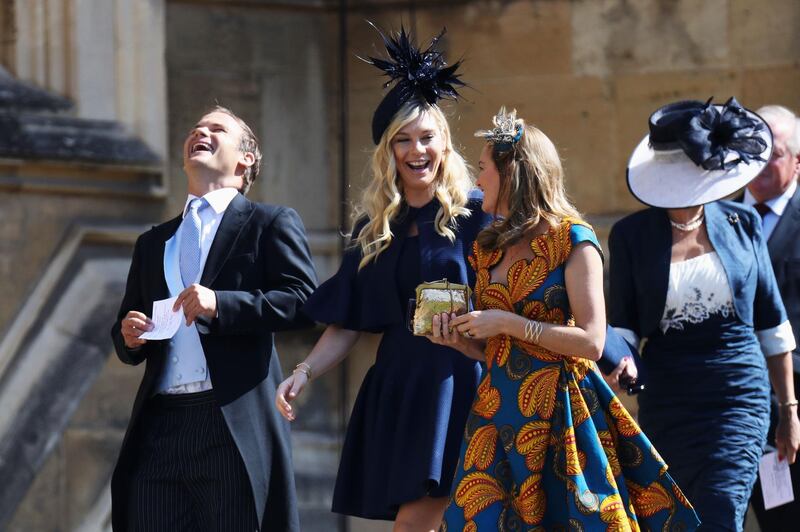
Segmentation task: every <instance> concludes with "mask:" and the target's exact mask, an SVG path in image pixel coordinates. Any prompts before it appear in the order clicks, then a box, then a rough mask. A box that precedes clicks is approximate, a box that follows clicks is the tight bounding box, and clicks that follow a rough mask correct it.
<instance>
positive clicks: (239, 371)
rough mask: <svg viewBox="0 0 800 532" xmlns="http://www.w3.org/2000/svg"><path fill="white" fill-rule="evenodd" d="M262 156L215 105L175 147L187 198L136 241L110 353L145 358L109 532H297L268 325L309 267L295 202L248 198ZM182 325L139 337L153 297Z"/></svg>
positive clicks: (292, 298) (147, 325)
mask: <svg viewBox="0 0 800 532" xmlns="http://www.w3.org/2000/svg"><path fill="white" fill-rule="evenodd" d="M260 161H261V153H260V150H259V147H258V141H257V139H256V137H255V135H254V134H253V132H252V130H251V129H250V128H249V127H248V126H247V124H246V123H245V122H244V121H243V120H242V119H240V118H239V117H237V116H236V115H235V114H233V113H232V112H231V111H229V110H227V109H224V108H221V107H217V108H215V109H213V110H212V111H211V112H209V113H207V114H205V115H204V116H203V117H201V118H200V120H199V122H198V123H197V124H196V125H195V126H194V127H192V129H191V131H190V132H189V135H188V137H187V138H186V142H185V143H184V146H183V162H184V171H185V173H186V176H187V177H188V189H189V195H188V198H187V201H186V204H185V207H184V209H183V211H182V212H181V213H180V215H178V216H177V217H175V218H173V219H172V220H170V221H168V222H165V223H163V224H161V225H159V226H156V227H154V228H153V229H151V230H150V231H148V232H146V233H144V234H143V235H141V236H140V237H139V239H138V241H137V242H136V246H135V248H134V252H133V259H132V262H131V268H130V272H129V274H128V283H127V287H126V289H125V296H124V298H123V300H122V305H121V307H120V310H119V315H118V317H117V322H116V323H115V324H114V327H113V329H112V337H113V339H114V346H115V347H116V351H117V354H118V356H119V358H120V359H121V360H122V361H123V362H125V363H128V364H134V365H135V364H139V363H141V362H146V364H147V365H146V370H145V374H144V378H143V379H142V383H141V385H140V387H139V392H138V395H137V397H136V400H135V402H134V406H133V413H132V415H131V421H130V424H129V425H128V431H127V434H126V435H125V439H124V441H123V444H122V450H121V452H120V457H119V460H118V462H117V465H116V468H115V470H114V476H113V479H112V488H111V493H112V521H113V528H114V530H115V531H118V532H119V531H131V532H135V531H158V532H160V531H164V532H166V531H170V532H180V531H187V532H188V531H196V530H203V531H214V532H223V531H224V532H238V531H243V532H244V531H247V532H252V531H254V530H265V531H276V532H277V531H280V532H284V531H292V532H294V531H298V530H299V524H298V518H297V508H296V501H295V485H294V477H293V474H292V463H291V452H290V442H289V431H288V426H287V424H286V422H285V421H284V420H283V419H282V418H281V416H280V415H279V414H278V413H277V412H276V411H275V409H274V407H273V406H272V405H273V404H274V401H275V398H274V393H275V388H276V386H277V384H278V383H279V382H281V380H282V376H281V371H280V365H279V362H278V358H277V353H276V352H275V346H274V341H273V333H274V332H275V331H281V330H286V329H290V328H293V327H295V326H297V325H298V319H297V313H298V309H299V308H300V306H301V305H302V304H303V302H304V301H305V300H306V298H307V297H308V295H309V294H310V293H311V292H312V291H313V289H314V287H315V285H316V276H315V273H314V268H313V266H312V262H311V256H310V253H309V250H308V244H307V241H306V235H305V230H304V228H303V224H302V222H301V221H300V218H299V217H298V216H297V213H295V211H294V210H292V209H290V208H287V207H279V206H273V205H264V204H259V203H254V202H251V201H249V200H248V199H246V198H245V196H244V194H246V193H247V190H248V189H249V188H250V185H251V184H252V182H253V180H254V179H255V177H256V175H257V174H258V170H259V166H260ZM175 296H177V300H176V303H175V306H174V310H178V309H181V308H182V312H183V313H184V315H185V321H184V324H183V325H182V326H181V328H180V329H179V330H178V332H177V333H176V334H175V336H174V337H173V338H172V339H171V340H143V339H141V338H139V336H141V334H142V333H143V332H144V331H146V330H150V329H151V328H152V323H151V321H150V319H149V318H148V313H150V312H151V309H152V308H153V302H154V301H158V300H161V299H166V298H169V297H175Z"/></svg>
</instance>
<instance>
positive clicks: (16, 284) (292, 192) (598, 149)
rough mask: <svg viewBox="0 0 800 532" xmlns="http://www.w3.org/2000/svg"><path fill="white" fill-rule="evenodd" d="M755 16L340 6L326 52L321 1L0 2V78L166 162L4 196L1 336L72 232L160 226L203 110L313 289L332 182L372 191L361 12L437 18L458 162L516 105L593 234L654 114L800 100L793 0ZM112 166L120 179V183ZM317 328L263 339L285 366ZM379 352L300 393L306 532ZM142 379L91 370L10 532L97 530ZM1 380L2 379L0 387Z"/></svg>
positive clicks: (477, 3)
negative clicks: (241, 143)
mask: <svg viewBox="0 0 800 532" xmlns="http://www.w3.org/2000/svg"><path fill="white" fill-rule="evenodd" d="M766 4H768V7H767V6H762V5H761V4H758V5H756V3H754V2H752V1H748V0H571V1H570V0H530V1H528V0H438V1H433V0H408V1H401V0H349V1H348V2H347V6H348V15H347V17H346V24H345V27H346V30H347V48H346V50H345V55H344V56H341V55H340V50H339V48H338V47H339V40H338V39H339V33H338V30H339V19H338V13H337V6H338V5H339V4H338V2H336V1H333V0H331V1H328V0H298V1H297V2H285V1H282V2H277V1H269V0H239V1H236V2H229V1H226V0H113V1H107V0H63V1H62V0H32V1H27V0H0V29H2V31H3V34H2V35H0V61H2V64H3V66H5V67H6V68H8V69H9V70H10V71H11V72H12V73H14V74H15V75H16V76H17V77H18V78H20V79H23V80H27V81H31V82H34V83H35V84H37V85H38V86H40V87H44V88H48V89H50V90H52V91H53V92H56V93H58V94H61V95H64V96H67V97H69V98H71V99H72V100H73V101H75V102H76V104H77V106H76V109H75V111H74V114H76V115H78V116H83V117H87V118H98V117H99V118H111V119H114V120H117V121H119V122H121V123H122V124H124V125H125V126H126V128H127V129H128V131H130V132H133V133H135V134H136V135H138V136H139V137H141V138H143V139H144V140H146V141H147V142H148V144H149V145H150V147H151V148H152V149H153V150H154V151H155V152H156V153H157V154H159V155H161V156H162V159H163V161H164V168H165V171H164V172H163V178H162V176H161V175H160V174H159V178H160V179H161V182H160V183H161V185H162V186H161V188H160V190H152V191H151V192H150V193H145V194H138V195H130V194H127V193H120V191H119V190H116V191H114V190H113V189H114V187H110V188H111V189H110V190H107V191H105V192H104V191H102V189H99V188H97V187H94V188H92V191H91V192H87V191H86V190H83V191H81V190H79V188H80V187H77V188H76V186H73V185H71V186H70V187H67V189H68V193H64V192H63V190H61V189H59V188H57V187H51V188H49V189H48V188H47V187H44V188H39V189H36V190H31V189H26V188H25V187H24V186H22V185H20V187H17V188H14V186H10V185H6V186H4V188H2V190H0V222H2V224H0V227H2V229H0V237H1V238H0V274H2V277H0V278H2V279H3V282H2V285H0V288H2V289H3V291H4V294H5V295H6V297H4V298H3V301H2V304H0V327H1V328H2V329H3V330H4V331H7V330H8V329H9V327H10V326H11V325H12V323H14V322H15V320H16V319H17V317H18V316H19V314H20V311H21V309H23V308H25V305H26V304H28V303H29V302H30V301H31V300H32V298H34V297H35V294H36V287H37V286H39V285H40V284H41V281H42V277H43V276H44V275H45V273H46V271H47V270H48V268H49V267H50V266H52V264H53V263H54V261H55V260H56V259H57V257H58V256H59V253H60V251H61V250H62V249H63V246H64V243H65V242H66V241H67V240H68V239H69V235H70V234H71V230H72V228H75V227H78V226H82V225H114V224H130V225H136V226H140V225H142V224H147V223H153V222H157V221H161V220H164V219H166V218H167V217H169V216H171V215H173V214H175V213H177V211H178V210H179V209H180V207H181V206H182V204H183V201H184V198H185V193H186V185H185V177H184V175H183V173H182V171H181V159H180V157H179V154H180V150H181V148H180V147H181V144H182V142H183V139H184V136H185V133H186V131H187V130H188V128H189V127H191V125H192V124H193V123H194V120H196V118H197V117H198V116H199V114H200V113H202V112H203V111H204V110H206V109H207V108H208V107H209V106H211V105H213V104H214V103H220V104H222V105H225V106H228V107H230V108H232V109H233V110H234V111H236V112H237V113H239V114H240V115H241V116H243V117H244V118H245V119H246V120H247V121H248V122H249V123H250V124H251V125H253V126H254V129H255V130H256V133H257V134H258V135H259V136H260V137H261V139H262V146H263V151H264V154H265V159H264V165H263V168H264V171H263V175H262V176H261V178H260V180H259V181H258V182H257V183H256V185H255V186H254V188H253V191H252V192H251V195H252V196H253V198H254V199H257V200H259V201H267V202H274V203H281V204H287V205H290V206H292V207H294V208H295V209H297V210H298V212H299V213H300V215H301V216H302V217H303V220H304V221H305V223H306V226H307V228H308V229H309V237H310V240H311V242H312V248H313V251H314V254H315V261H316V264H317V267H318V271H319V273H320V277H321V278H322V279H324V278H327V277H328V276H329V275H330V274H331V273H332V271H333V270H334V269H335V267H336V266H337V264H338V246H339V237H338V233H337V232H338V230H339V229H340V220H341V219H342V216H343V214H346V212H343V209H344V211H346V210H347V206H346V205H342V204H341V202H340V194H341V191H342V190H345V192H346V194H345V195H346V199H347V200H349V201H355V200H357V199H358V194H359V193H360V190H361V189H362V188H363V185H364V184H365V182H366V180H367V179H368V178H369V176H368V174H367V173H366V168H367V165H368V160H369V153H370V150H371V148H372V142H371V139H370V127H369V124H370V120H371V116H372V112H373V110H374V108H375V106H376V105H377V103H378V102H379V100H380V98H381V92H380V85H381V83H382V82H383V79H382V78H381V77H379V76H378V74H377V71H376V70H375V69H374V68H373V67H370V66H369V65H366V64H364V63H363V62H361V61H360V60H359V59H357V57H356V55H357V54H358V55H364V54H370V53H375V52H376V51H378V50H379V49H378V48H375V47H374V46H375V45H376V44H377V43H378V39H377V36H376V34H375V32H374V30H372V29H371V28H370V27H369V26H368V25H367V24H366V23H365V22H364V19H369V20H372V21H374V22H376V23H377V24H378V25H380V26H382V27H384V28H398V27H399V24H400V22H401V21H403V22H404V23H405V24H406V25H407V26H409V27H411V28H412V29H413V30H415V32H416V33H417V35H418V36H419V37H420V38H422V39H427V38H428V37H430V36H432V35H433V34H435V33H437V32H438V31H439V30H440V29H441V27H442V26H447V29H448V33H447V35H446V36H445V38H444V39H443V41H442V43H443V46H444V47H445V48H446V51H447V54H448V57H449V58H450V59H451V60H455V59H457V58H460V57H462V56H463V57H464V59H465V62H464V67H463V74H464V79H465V80H466V81H467V82H468V83H469V84H470V86H471V88H470V89H468V90H466V91H465V92H464V96H465V98H464V101H463V102H461V103H459V104H458V105H455V106H448V112H449V115H450V119H451V125H452V126H453V130H454V133H455V135H456V139H457V142H458V144H459V145H460V146H461V147H462V149H463V152H464V154H465V155H466V156H467V157H468V159H469V160H470V161H472V162H475V161H476V160H477V156H478V153H479V150H480V147H481V143H480V142H479V141H478V140H476V139H474V138H473V137H472V132H473V131H474V130H475V129H478V128H483V127H486V125H487V124H488V123H489V119H490V117H491V116H492V115H493V114H494V112H496V110H497V108H498V107H499V106H500V105H501V104H502V105H506V106H508V107H516V108H517V109H518V110H519V113H520V114H521V115H522V116H523V117H525V118H526V119H527V120H528V121H530V122H532V123H534V124H536V125H537V126H539V127H540V128H541V129H543V130H544V131H545V132H546V133H547V134H548V135H550V136H551V138H552V139H553V140H554V141H555V143H556V145H557V146H558V147H559V149H560V152H561V154H562V156H563V158H564V160H565V167H566V171H567V184H568V190H569V192H570V194H571V196H572V198H573V199H574V200H575V202H576V204H577V206H578V207H579V209H580V210H581V211H583V212H585V213H586V215H587V216H588V218H589V220H590V221H592V222H593V223H594V224H595V226H596V227H597V229H598V232H599V233H600V235H601V236H604V235H605V234H606V233H607V230H608V228H609V227H610V224H611V223H613V221H614V220H616V219H617V218H618V217H619V216H620V215H622V214H623V213H626V212H629V211H631V210H634V209H637V208H639V205H638V203H637V202H636V201H635V200H633V199H632V198H631V196H630V195H629V193H628V191H627V187H626V185H625V181H624V170H625V164H626V160H627V157H628V154H629V153H630V152H631V150H632V149H633V147H634V146H635V144H636V143H637V142H638V141H639V140H640V139H641V137H642V136H643V135H644V134H645V132H646V121H647V117H648V116H649V114H650V112H651V111H652V110H654V109H655V108H657V107H658V106H659V105H661V104H663V103H666V102H669V101H672V100H677V99H683V98H693V99H701V100H704V99H706V98H708V97H710V96H712V95H713V96H715V97H716V99H717V100H724V99H726V98H727V97H728V96H730V95H736V96H737V98H739V100H740V101H741V102H742V103H743V104H744V105H746V106H748V107H751V108H755V107H758V106H760V105H762V104H766V103H782V104H784V105H788V106H790V107H793V108H795V109H800V90H798V88H800V32H798V31H797V28H798V27H800V4H799V3H798V2H796V0H770V1H769V2H767V3H766ZM12 19H13V23H12V22H10V21H11V20H12ZM11 30H13V38H12V37H10V35H11ZM341 59H344V64H345V66H346V79H345V84H344V86H345V96H346V100H347V106H348V107H347V109H348V113H347V119H346V121H345V123H344V124H342V123H340V121H339V112H340V110H341V108H340V100H341V96H342V94H341V93H340V92H339V87H340V85H339V75H340V70H339V61H340V60H341ZM341 131H344V132H346V137H345V138H341V137H340V132H341ZM343 142H344V143H343ZM342 146H345V147H346V151H345V154H344V157H341V149H342ZM20 168H22V169H24V172H23V171H22V170H20ZM43 168H44V167H41V168H39V167H36V166H35V165H33V166H32V165H30V164H28V163H21V162H19V161H8V160H4V161H0V177H3V178H4V179H5V177H7V176H8V175H10V173H12V172H20V173H26V172H27V173H26V176H27V177H25V178H24V179H23V178H19V179H18V181H19V182H20V183H22V184H25V183H28V184H29V183H31V182H32V180H34V179H39V177H41V176H42V175H44V173H46V172H51V173H52V172H54V171H55V170H53V168H52V167H47V168H44V169H43ZM342 169H344V170H346V173H345V174H344V175H342V174H341V170H342ZM106 170H107V169H104V168H103V167H102V166H96V167H93V168H90V169H88V170H87V169H86V168H85V167H84V166H80V165H78V166H69V165H67V166H64V167H63V168H61V169H60V170H58V171H59V172H62V173H66V174H70V175H72V178H71V179H72V182H73V184H74V183H76V182H77V181H79V180H83V181H85V182H92V183H101V184H102V183H107V182H109V177H108V176H109V174H108V173H106ZM126 175H127V177H126V178H125V179H128V180H135V179H136V175H137V174H136V173H135V172H131V171H128V172H127V174H126ZM0 181H3V179H0ZM110 181H114V179H111V180H110ZM4 182H5V183H12V184H13V182H14V181H13V180H9V179H6V180H5V181H4ZM342 187H344V189H343V188H342ZM123 254H124V253H123ZM119 297H120V294H119V293H115V294H109V298H114V299H116V300H118V298H119ZM319 332H320V330H319V329H318V330H315V331H306V332H300V333H292V334H286V335H281V336H280V338H279V352H280V353H281V357H282V362H283V365H284V369H285V370H286V371H288V370H289V369H291V368H292V367H293V366H294V364H296V363H297V362H298V361H299V360H301V359H302V358H303V357H304V356H305V355H306V354H307V352H308V350H309V349H310V347H311V346H312V345H313V343H314V341H315V340H316V338H317V336H318V334H319ZM377 340H378V338H377V337H375V336H365V338H364V339H363V340H362V341H361V342H360V343H359V345H358V346H357V348H356V349H355V350H354V352H353V353H352V354H351V356H350V357H349V358H348V360H347V361H346V362H345V363H344V364H343V365H342V367H341V368H340V369H338V370H335V371H332V372H330V373H329V374H328V375H326V376H324V377H322V378H321V379H319V380H317V381H315V382H314V384H313V385H312V387H311V388H310V393H308V394H307V395H305V396H304V397H303V398H301V401H300V405H299V408H300V418H299V420H298V421H297V422H296V423H295V427H294V429H295V430H294V436H293V437H294V450H295V459H296V470H297V478H298V489H299V492H300V500H301V505H302V519H303V525H304V526H303V530H309V531H313V530H335V529H339V530H344V529H345V528H344V524H345V521H344V520H341V519H339V518H338V517H336V516H333V515H331V514H330V513H329V512H328V508H329V505H330V495H331V489H332V482H333V478H334V475H335V472H336V468H337V466H338V450H339V445H340V444H341V437H342V434H343V421H344V419H345V418H346V416H347V415H348V414H349V412H350V408H351V406H352V402H353V400H354V398H355V395H356V393H357V391H358V387H359V385H360V383H361V379H362V378H363V375H364V374H365V372H366V370H367V369H368V367H369V366H370V365H371V363H372V360H373V358H374V353H375V349H376V345H377ZM0 354H2V353H0ZM140 371H141V369H140V368H137V369H132V368H129V367H123V366H122V365H121V364H119V363H118V362H117V361H116V360H115V359H114V358H113V357H112V358H111V359H109V360H108V361H107V362H105V363H104V365H102V366H99V367H94V368H93V369H92V373H91V376H92V382H91V383H87V385H86V387H85V389H84V393H85V394H86V395H85V396H84V400H83V401H82V402H81V404H79V405H76V408H75V410H74V412H72V413H71V416H70V419H69V420H68V423H66V425H65V426H64V427H62V428H61V429H59V432H58V433H57V434H55V435H54V436H53V437H54V438H55V440H54V441H53V442H51V443H52V445H51V447H50V449H51V450H50V454H49V456H48V457H47V459H46V460H45V461H44V462H43V463H42V464H39V466H38V467H40V469H39V470H38V472H37V476H36V479H35V480H34V481H33V484H32V485H31V487H30V489H29V490H28V492H27V493H26V494H25V496H24V498H23V500H22V502H21V503H20V505H19V507H18V509H17V512H16V513H15V515H14V516H13V520H12V521H11V523H10V524H9V526H10V529H11V530H101V529H103V527H104V526H106V524H107V523H106V518H107V511H108V507H107V504H108V501H107V499H104V498H103V497H104V496H105V494H106V493H107V489H106V488H107V482H108V474H109V473H110V468H111V465H112V464H113V461H114V458H115V456H116V452H117V450H118V445H119V441H120V438H121V435H122V430H123V429H124V426H125V424H126V422H127V419H126V418H127V415H128V414H127V413H128V412H129V409H130V405H131V401H132V396H133V392H134V390H135V387H136V385H137V384H138V380H139V376H140ZM2 387H3V383H2V381H1V380H0V392H2ZM54 397H55V395H54ZM347 526H348V527H349V528H348V529H349V530H350V531H353V532H367V531H377V530H389V529H390V527H389V525H387V524H385V523H376V522H366V521H362V520H357V519H352V520H347Z"/></svg>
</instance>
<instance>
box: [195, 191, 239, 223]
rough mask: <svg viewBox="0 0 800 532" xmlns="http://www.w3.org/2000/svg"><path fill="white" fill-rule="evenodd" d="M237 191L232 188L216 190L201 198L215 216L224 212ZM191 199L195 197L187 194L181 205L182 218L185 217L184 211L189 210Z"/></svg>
mask: <svg viewBox="0 0 800 532" xmlns="http://www.w3.org/2000/svg"><path fill="white" fill-rule="evenodd" d="M238 193H239V191H238V190H237V189H235V188H232V187H226V188H218V189H217V190H212V191H211V192H209V193H208V194H206V195H205V196H203V198H205V200H206V201H207V202H208V204H209V205H210V206H211V208H212V209H214V212H215V213H217V214H222V213H223V212H225V209H227V208H228V205H230V203H231V202H232V201H233V198H235V197H236V194H238ZM193 199H197V196H195V195H194V194H189V195H188V197H187V198H186V203H184V205H183V216H184V217H186V211H187V210H188V209H189V203H191V202H192V200H193Z"/></svg>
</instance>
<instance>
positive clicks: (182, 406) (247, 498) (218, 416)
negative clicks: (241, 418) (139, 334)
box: [128, 390, 258, 532]
mask: <svg viewBox="0 0 800 532" xmlns="http://www.w3.org/2000/svg"><path fill="white" fill-rule="evenodd" d="M141 423H142V425H141V427H140V429H139V437H138V442H139V445H138V449H137V451H136V452H137V457H136V465H135V466H134V468H133V473H132V475H131V480H130V481H131V486H130V487H131V489H130V491H129V493H130V499H129V501H128V504H129V507H128V508H129V511H128V515H129V527H128V528H129V530H131V531H132V532H184V531H185V532H189V531H191V532H195V531H203V532H240V531H241V532H253V531H255V530H257V529H258V520H257V517H256V511H255V504H254V502H253V492H252V489H251V486H250V481H249V478H248V476H247V470H246V469H245V467H244V462H243V461H242V458H241V456H240V455H239V450H238V449H237V448H236V444H235V443H234V441H233V438H232V437H231V434H230V431H229V430H228V426H227V425H226V423H225V419H224V418H223V416H222V411H221V410H220V409H219V406H217V404H216V401H215V400H214V392H213V391H212V390H209V391H206V392H200V393H193V394H185V395H174V396H167V395H157V396H155V397H153V398H151V399H150V400H149V401H148V403H147V405H146V406H145V411H144V412H143V413H142V418H141Z"/></svg>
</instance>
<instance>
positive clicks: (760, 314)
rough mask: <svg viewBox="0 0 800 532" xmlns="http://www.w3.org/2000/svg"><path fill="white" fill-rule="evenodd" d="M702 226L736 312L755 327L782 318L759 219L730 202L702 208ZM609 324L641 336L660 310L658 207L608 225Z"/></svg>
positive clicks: (668, 239)
mask: <svg viewBox="0 0 800 532" xmlns="http://www.w3.org/2000/svg"><path fill="white" fill-rule="evenodd" d="M705 217H706V228H707V230H708V237H709V239H710V240H711V244H712V245H713V246H714V250H715V251H716V252H717V255H718V256H719V258H720V262H722V266H723V267H724V269H725V273H726V275H727V278H728V283H729V285H730V287H731V294H732V295H733V306H734V310H735V311H736V315H737V316H738V317H739V319H740V320H741V321H742V322H744V323H745V324H747V325H751V326H753V327H754V328H755V330H756V331H761V330H766V329H771V328H773V327H777V326H778V325H780V324H781V323H783V322H784V321H786V312H785V310H784V307H783V303H782V302H781V297H780V293H779V292H778V285H777V283H776V282H775V275H774V274H773V271H772V265H771V263H770V259H769V255H768V254H767V247H766V245H765V242H764V238H763V235H762V233H761V221H760V220H759V216H758V214H757V213H756V212H755V210H753V209H752V208H751V207H746V206H744V205H741V204H738V203H734V202H731V201H716V202H712V203H709V204H707V205H706V206H705ZM608 247H609V251H610V261H611V262H610V265H609V277H610V281H611V282H610V285H611V286H610V309H609V319H608V321H609V323H610V324H611V325H612V326H614V327H621V328H624V329H629V330H631V331H633V332H634V333H636V335H637V336H638V337H639V338H640V339H641V338H646V337H647V336H649V335H651V334H653V333H654V332H656V330H657V328H658V326H659V323H660V321H661V318H662V316H663V314H664V306H665V305H666V301H667V288H668V286H669V269H670V259H671V256H672V230H671V229H670V225H669V218H667V213H666V211H665V210H663V209H655V208H649V209H645V210H643V211H639V212H636V213H633V214H631V215H629V216H626V217H625V218H623V219H622V220H620V221H619V222H617V223H616V224H614V227H612V229H611V233H610V235H609V237H608Z"/></svg>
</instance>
